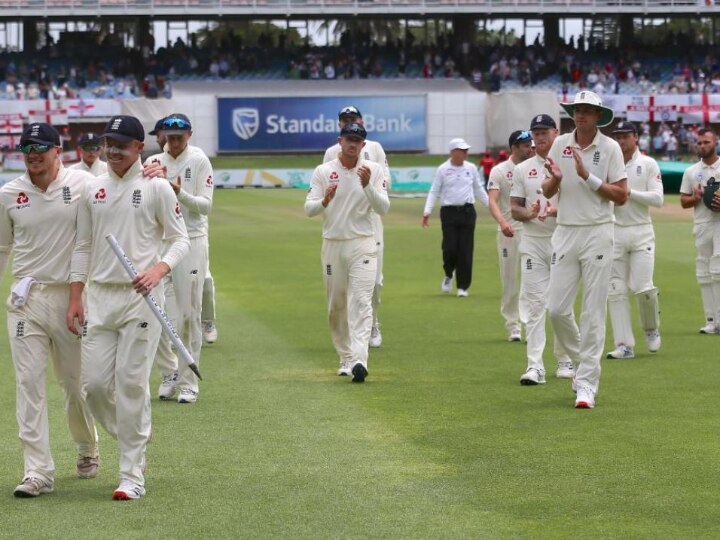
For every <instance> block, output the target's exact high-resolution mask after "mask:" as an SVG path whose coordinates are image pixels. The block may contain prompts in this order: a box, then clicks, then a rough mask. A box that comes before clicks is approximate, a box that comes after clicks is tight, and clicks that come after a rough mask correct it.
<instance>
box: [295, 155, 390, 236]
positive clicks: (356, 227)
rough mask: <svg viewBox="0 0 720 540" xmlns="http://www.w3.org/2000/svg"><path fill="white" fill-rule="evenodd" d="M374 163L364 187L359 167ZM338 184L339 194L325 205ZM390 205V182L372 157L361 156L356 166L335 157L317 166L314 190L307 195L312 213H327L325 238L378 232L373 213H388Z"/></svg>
mask: <svg viewBox="0 0 720 540" xmlns="http://www.w3.org/2000/svg"><path fill="white" fill-rule="evenodd" d="M361 165H366V166H368V167H370V171H371V174H370V182H369V183H368V185H367V186H366V187H365V188H363V187H362V185H360V177H359V176H358V172H357V169H358V167H360V166H361ZM331 184H337V186H338V187H337V191H336V192H335V197H334V198H333V200H332V201H330V203H329V204H328V205H327V208H325V207H324V206H323V205H322V201H323V198H324V197H325V191H326V190H327V188H328V187H329V186H330V185H331ZM389 208H390V199H389V198H388V194H387V185H386V183H385V177H384V175H383V171H382V168H381V167H380V165H378V164H377V163H374V162H372V161H364V160H362V159H359V160H358V163H357V165H356V166H355V167H354V168H352V169H346V168H345V167H343V165H342V163H340V160H339V159H333V160H332V161H329V162H328V163H323V164H322V165H318V166H317V167H316V168H315V172H314V173H313V176H312V179H311V180H310V191H309V192H308V194H307V197H306V199H305V214H306V215H307V216H308V217H313V216H316V215H318V214H320V213H322V214H323V218H324V221H323V233H322V235H323V238H325V239H326V240H352V239H355V238H363V237H368V236H374V227H373V221H372V220H373V218H372V215H373V213H376V214H379V215H385V214H386V213H387V211H388V209H389Z"/></svg>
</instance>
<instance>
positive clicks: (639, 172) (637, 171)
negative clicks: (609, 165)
mask: <svg viewBox="0 0 720 540" xmlns="http://www.w3.org/2000/svg"><path fill="white" fill-rule="evenodd" d="M635 174H637V175H638V176H640V175H641V174H642V165H638V166H637V169H635Z"/></svg>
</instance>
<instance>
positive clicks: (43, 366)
mask: <svg viewBox="0 0 720 540" xmlns="http://www.w3.org/2000/svg"><path fill="white" fill-rule="evenodd" d="M69 298H70V287H69V286H68V285H66V284H59V285H43V284H39V283H36V284H34V285H33V286H32V287H31V289H30V293H29V294H28V298H27V301H26V303H25V305H24V306H22V307H15V306H13V305H12V304H11V303H10V298H8V301H7V328H8V337H9V342H10V352H11V353H12V358H13V364H14V365H15V382H16V395H17V397H16V399H17V402H16V403H17V406H16V415H17V422H18V428H19V432H20V433H19V435H20V440H21V442H22V445H23V454H24V459H25V477H28V476H31V477H35V478H40V479H42V480H45V481H47V482H50V483H51V484H52V483H53V481H54V476H55V463H54V461H53V458H52V455H51V452H50V431H49V427H48V407H47V394H46V390H47V382H46V373H47V365H48V356H49V358H50V360H51V361H52V364H53V369H54V371H55V376H56V377H57V379H58V382H59V383H60V386H61V387H62V389H63V393H64V395H65V399H64V406H65V412H66V413H67V418H68V426H69V427H70V435H71V436H72V438H73V440H74V441H75V444H76V445H77V449H78V454H79V455H81V456H89V457H96V456H97V455H98V454H97V433H96V431H95V426H94V424H93V418H92V415H91V414H90V409H89V408H88V406H87V404H86V402H85V400H84V399H83V396H82V386H81V384H80V365H81V364H80V344H81V341H80V338H79V337H78V336H76V335H75V334H73V333H72V332H70V330H68V329H67V324H66V322H65V320H66V315H67V308H68V300H69Z"/></svg>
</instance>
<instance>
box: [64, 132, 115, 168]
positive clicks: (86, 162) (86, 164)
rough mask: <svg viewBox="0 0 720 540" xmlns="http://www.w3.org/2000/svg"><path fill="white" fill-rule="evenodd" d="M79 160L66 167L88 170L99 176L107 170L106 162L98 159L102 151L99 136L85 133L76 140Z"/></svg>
mask: <svg viewBox="0 0 720 540" xmlns="http://www.w3.org/2000/svg"><path fill="white" fill-rule="evenodd" d="M78 149H79V151H80V161H78V162H77V163H75V164H74V165H71V166H70V167H68V168H69V169H78V170H81V171H85V172H89V173H90V174H92V175H93V176H100V175H101V174H105V173H106V172H107V163H105V162H104V161H103V160H102V159H100V155H101V154H102V151H103V144H102V140H101V139H100V137H98V136H97V135H95V133H85V134H84V135H83V136H82V137H80V140H79V141H78Z"/></svg>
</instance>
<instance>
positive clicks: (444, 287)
mask: <svg viewBox="0 0 720 540" xmlns="http://www.w3.org/2000/svg"><path fill="white" fill-rule="evenodd" d="M450 289H452V278H451V277H447V276H445V277H444V278H443V280H442V283H441V284H440V290H441V291H442V292H444V293H445V294H448V293H449V292H450Z"/></svg>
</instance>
